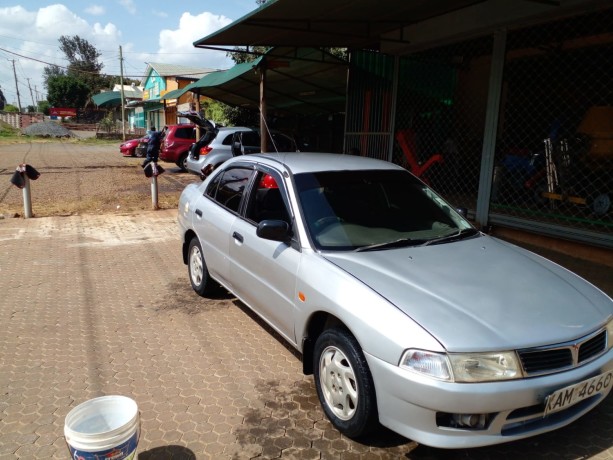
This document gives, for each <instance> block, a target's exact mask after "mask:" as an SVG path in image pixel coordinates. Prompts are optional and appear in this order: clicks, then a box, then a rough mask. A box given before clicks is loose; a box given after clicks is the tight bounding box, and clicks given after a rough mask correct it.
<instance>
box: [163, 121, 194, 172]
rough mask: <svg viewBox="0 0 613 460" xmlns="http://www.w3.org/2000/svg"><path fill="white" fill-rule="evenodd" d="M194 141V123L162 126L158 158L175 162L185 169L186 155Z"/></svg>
mask: <svg viewBox="0 0 613 460" xmlns="http://www.w3.org/2000/svg"><path fill="white" fill-rule="evenodd" d="M194 142H196V125H194V124H182V125H168V126H164V129H163V130H162V145H161V146H160V160H162V161H166V162H168V163H175V164H176V165H177V166H179V167H180V168H181V169H183V170H187V155H188V153H189V149H190V148H191V146H192V144H193V143H194Z"/></svg>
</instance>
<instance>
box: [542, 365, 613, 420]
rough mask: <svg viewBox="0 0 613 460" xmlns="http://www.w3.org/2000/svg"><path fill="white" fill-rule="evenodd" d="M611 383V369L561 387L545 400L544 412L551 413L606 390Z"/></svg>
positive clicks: (612, 377)
mask: <svg viewBox="0 0 613 460" xmlns="http://www.w3.org/2000/svg"><path fill="white" fill-rule="evenodd" d="M611 385H613V371H609V372H605V373H604V374H600V375H597V376H596V377H592V378H591V379H588V380H584V381H583V382H579V383H576V384H574V385H570V386H567V387H565V388H561V389H560V390H558V391H555V392H553V393H552V394H550V395H549V396H547V399H546V400H545V414H544V415H548V414H553V413H554V412H558V411H561V410H564V409H566V408H567V407H570V406H572V405H573V404H577V403H578V402H580V401H583V400H584V399H587V398H589V397H591V396H594V395H596V394H599V393H604V392H606V391H608V389H609V388H611Z"/></svg>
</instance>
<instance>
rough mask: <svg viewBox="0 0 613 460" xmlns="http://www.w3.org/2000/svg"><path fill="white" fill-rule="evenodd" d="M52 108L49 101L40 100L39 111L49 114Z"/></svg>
mask: <svg viewBox="0 0 613 460" xmlns="http://www.w3.org/2000/svg"><path fill="white" fill-rule="evenodd" d="M50 108H51V104H49V102H48V101H38V111H39V112H41V113H44V114H45V115H49V109H50Z"/></svg>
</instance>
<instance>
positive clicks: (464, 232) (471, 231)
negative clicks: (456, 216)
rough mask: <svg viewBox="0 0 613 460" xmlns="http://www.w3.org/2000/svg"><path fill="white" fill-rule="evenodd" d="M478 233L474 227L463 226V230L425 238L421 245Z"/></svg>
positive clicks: (458, 238)
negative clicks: (428, 238) (429, 238)
mask: <svg viewBox="0 0 613 460" xmlns="http://www.w3.org/2000/svg"><path fill="white" fill-rule="evenodd" d="M478 233H479V231H478V230H476V229H474V228H465V229H463V230H458V231H457V232H456V233H452V234H451V235H445V236H441V237H439V238H434V239H431V240H427V241H425V242H423V243H422V244H421V245H422V246H429V245H431V244H439V243H449V242H450V241H457V240H461V239H464V238H468V237H469V236H475V235H477V234H478Z"/></svg>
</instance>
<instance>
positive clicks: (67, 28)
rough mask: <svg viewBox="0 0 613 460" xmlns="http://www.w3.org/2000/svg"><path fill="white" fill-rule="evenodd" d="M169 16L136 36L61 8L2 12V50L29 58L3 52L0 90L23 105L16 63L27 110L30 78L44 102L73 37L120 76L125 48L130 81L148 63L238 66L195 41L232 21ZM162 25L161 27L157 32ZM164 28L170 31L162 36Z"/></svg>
mask: <svg viewBox="0 0 613 460" xmlns="http://www.w3.org/2000/svg"><path fill="white" fill-rule="evenodd" d="M91 1H94V2H95V1H97V0H91ZM122 1H123V6H124V7H126V8H130V7H134V3H133V2H132V1H126V0H122ZM95 6H96V5H95V4H94V3H92V4H91V6H90V7H89V13H90V14H93V13H92V12H93V11H95V10H94V9H92V8H93V7H95ZM107 9H108V7H107ZM96 11H99V10H96ZM85 14H86V13H85ZM168 14H169V18H166V19H154V16H151V21H149V22H148V23H144V22H140V23H136V24H132V26H130V27H133V28H134V29H135V30H132V29H131V30H124V31H123V33H122V30H121V29H120V28H119V27H120V24H121V21H120V18H119V17H118V18H116V20H115V21H116V22H114V23H113V22H108V23H104V22H89V21H87V20H86V19H84V18H82V17H80V16H79V15H78V14H76V13H74V12H73V11H71V10H70V9H68V8H67V7H66V6H64V5H61V4H53V5H49V6H45V7H41V8H35V9H32V10H28V9H26V8H24V7H22V6H12V7H0V48H3V49H4V50H8V51H10V52H12V53H17V54H20V55H22V56H24V57H21V56H17V55H15V54H11V53H8V52H6V51H2V50H0V87H1V88H2V91H3V92H4V94H5V95H6V97H7V99H8V100H9V103H13V102H17V98H16V90H15V78H14V76H13V67H12V62H11V61H12V60H13V59H14V60H15V61H16V62H15V64H16V72H17V79H18V81H19V93H20V96H21V103H22V106H26V105H29V104H31V98H30V93H29V88H28V80H27V79H28V78H29V79H30V81H29V83H30V86H31V87H32V90H34V88H35V87H36V90H37V91H38V92H39V96H41V97H44V92H45V88H44V86H43V78H42V77H43V69H44V68H45V67H46V66H48V65H49V63H51V64H56V65H60V66H64V65H66V64H67V62H66V59H65V56H64V54H63V53H62V52H61V51H60V49H59V46H60V43H59V41H58V39H59V37H60V36H61V35H66V36H69V37H72V36H74V35H78V36H79V37H81V38H83V39H85V40H87V41H88V42H89V43H90V44H92V45H93V46H94V47H95V48H96V49H97V50H98V51H100V52H101V56H100V61H101V62H102V63H103V64H104V68H103V72H105V73H109V74H114V75H118V74H119V46H120V45H121V46H122V49H123V57H124V75H126V76H127V75H130V76H133V77H137V76H141V75H142V74H143V73H144V71H145V69H146V64H145V63H146V62H166V63H169V64H182V65H189V66H193V67H201V68H213V69H220V68H228V67H231V66H232V61H231V60H230V59H229V58H227V57H226V55H225V53H224V52H221V51H212V50H204V49H199V48H195V47H194V46H193V42H194V41H196V40H198V39H200V38H202V37H204V36H206V35H208V34H210V33H213V32H215V31H216V30H219V29H220V28H222V27H225V26H226V25H228V24H229V23H230V22H231V19H229V18H227V17H226V16H223V15H216V14H213V13H210V12H203V13H200V14H190V13H183V14H182V15H181V16H180V18H179V19H178V22H177V20H176V19H174V18H175V17H178V15H179V13H176V15H175V13H174V12H171V11H168ZM124 16H127V14H124ZM156 23H157V24H161V25H160V26H159V29H157V30H156V28H155V27H156V25H155V24H156ZM163 27H166V28H165V29H163V30H162V28H163ZM26 32H27V33H26ZM145 33H146V34H147V37H145V38H147V39H148V42H147V43H148V44H145V45H142V44H137V45H135V44H134V42H133V41H135V42H136V41H137V39H138V38H139V37H142V36H143V34H145ZM130 34H133V35H130ZM131 37H135V38H132V39H131ZM156 48H157V53H156ZM146 52H148V53H146ZM158 53H159V54H158ZM28 58H31V59H28ZM39 61H43V62H39Z"/></svg>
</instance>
